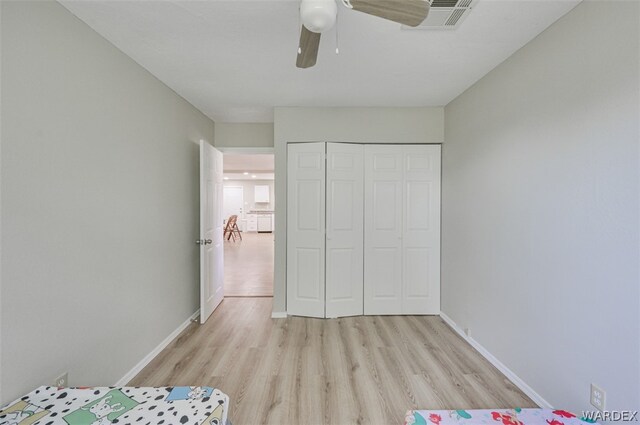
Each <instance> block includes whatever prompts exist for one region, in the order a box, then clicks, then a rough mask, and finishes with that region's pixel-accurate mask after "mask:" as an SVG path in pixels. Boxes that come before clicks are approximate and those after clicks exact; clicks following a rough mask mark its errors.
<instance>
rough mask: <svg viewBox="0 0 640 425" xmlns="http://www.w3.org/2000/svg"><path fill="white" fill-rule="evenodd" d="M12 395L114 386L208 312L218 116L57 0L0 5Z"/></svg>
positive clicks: (5, 304) (7, 363) (5, 376)
mask: <svg viewBox="0 0 640 425" xmlns="http://www.w3.org/2000/svg"><path fill="white" fill-rule="evenodd" d="M0 7H1V10H2V26H1V31H2V89H1V94H2V115H1V118H2V123H3V127H2V147H1V148H2V168H1V172H2V176H1V177H2V179H1V190H2V201H3V202H2V211H1V212H2V215H1V217H2V223H1V224H2V229H3V233H2V240H1V246H2V258H1V264H2V275H1V278H2V329H1V331H2V382H1V384H2V402H6V401H9V400H10V399H12V398H14V397H17V396H19V395H20V394H22V393H25V392H27V391H30V390H31V389H33V388H34V387H36V386H38V385H42V384H51V383H52V381H53V379H54V378H55V377H56V376H57V375H58V374H59V373H61V372H64V371H69V379H70V383H71V384H72V385H112V384H114V383H115V382H116V381H117V380H118V379H120V378H121V377H122V376H123V375H124V374H125V373H126V372H127V371H128V370H130V369H131V368H132V367H133V366H134V365H135V364H136V363H137V362H138V361H140V360H141V359H142V358H143V357H144V356H145V355H146V354H148V353H149V352H150V351H151V349H152V348H154V347H155V346H156V345H157V344H159V343H160V342H161V341H162V340H163V339H164V338H165V337H166V336H167V335H169V334H170V332H172V331H173V330H174V329H176V328H177V327H178V326H179V325H180V324H181V323H183V322H184V321H185V320H186V319H187V318H188V317H189V316H190V315H191V314H192V313H194V311H195V310H196V309H197V307H198V280H199V277H198V276H199V271H198V270H199V269H198V261H199V260H198V248H197V246H196V245H195V244H194V243H193V241H194V240H195V239H197V237H198V220H199V218H198V147H197V144H196V143H197V142H198V141H199V140H200V139H205V140H208V141H209V142H213V135H214V126H213V122H212V121H211V120H209V119H208V118H206V117H205V116H204V115H202V114H201V113H200V112H198V111H197V110H196V109H195V108H193V107H192V106H191V105H190V104H188V103H187V102H186V101H184V100H183V99H182V98H180V97H179V96H177V95H176V94H175V93H174V92H173V91H171V90H170V89H168V88H167V87H166V86H164V85H163V84H162V83H160V82H159V81H158V80H157V79H155V78H154V77H153V76H151V75H150V74H149V73H147V72H146V71H145V70H144V69H143V68H142V67H140V66H138V65H137V64H136V63H134V62H133V61H132V60H131V59H130V58H128V57H127V56H125V55H124V54H123V53H121V52H120V51H118V50H117V49H116V48H115V47H114V46H112V45H111V44H109V43H108V42H107V41H106V40H104V39H103V38H101V37H100V36H99V35H98V34H96V33H95V32H94V31H93V30H91V29H90V28H89V27H87V26H86V25H85V24H83V23H82V22H81V21H79V20H78V19H76V18H75V17H74V16H72V15H71V14H70V13H69V12H68V11H67V10H66V9H64V8H63V7H62V6H60V5H59V4H58V3H56V2H51V1H47V2H1V6H0Z"/></svg>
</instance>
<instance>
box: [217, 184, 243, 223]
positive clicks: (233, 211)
mask: <svg viewBox="0 0 640 425" xmlns="http://www.w3.org/2000/svg"><path fill="white" fill-rule="evenodd" d="M222 193H223V196H222V197H223V201H222V204H223V208H222V211H223V214H222V218H223V219H225V220H226V219H228V218H229V217H230V216H232V215H237V216H238V226H239V227H242V226H241V225H242V221H241V219H242V218H244V214H243V211H244V188H243V187H242V186H225V187H224V188H223V192H222ZM240 230H242V231H244V230H245V229H243V228H241V229H240Z"/></svg>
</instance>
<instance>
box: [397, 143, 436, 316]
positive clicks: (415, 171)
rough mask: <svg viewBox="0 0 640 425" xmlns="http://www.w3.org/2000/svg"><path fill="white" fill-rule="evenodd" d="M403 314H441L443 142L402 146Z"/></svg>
mask: <svg viewBox="0 0 640 425" xmlns="http://www.w3.org/2000/svg"><path fill="white" fill-rule="evenodd" d="M403 167H404V179H403V199H404V202H403V204H404V208H403V220H402V221H403V232H402V242H403V246H402V262H403V267H402V269H403V276H402V284H403V287H402V310H401V311H402V314H440V145H416V146H411V145H407V146H404V147H403Z"/></svg>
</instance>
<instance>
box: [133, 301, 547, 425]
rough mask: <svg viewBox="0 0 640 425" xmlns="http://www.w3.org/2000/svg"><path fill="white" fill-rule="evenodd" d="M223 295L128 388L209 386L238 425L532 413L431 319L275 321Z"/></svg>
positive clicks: (264, 310)
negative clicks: (226, 400)
mask: <svg viewBox="0 0 640 425" xmlns="http://www.w3.org/2000/svg"><path fill="white" fill-rule="evenodd" d="M270 314H271V298H228V299H225V300H224V301H223V302H222V304H221V305H220V307H219V308H218V309H217V310H216V311H215V312H214V313H213V315H212V316H211V318H210V319H209V320H208V321H207V323H205V324H204V325H197V324H192V325H191V326H189V328H187V329H186V330H185V331H184V332H183V333H182V334H181V335H180V336H179V337H178V338H177V339H176V340H175V341H174V342H173V343H172V344H171V345H169V346H168V347H167V348H166V349H165V350H164V351H163V352H162V353H161V354H160V355H159V356H158V357H156V359H154V360H153V361H152V362H151V363H150V364H149V365H148V366H147V367H146V368H145V369H144V370H142V372H140V374H139V375H138V376H136V377H135V378H134V379H133V380H132V381H131V382H130V383H129V385H134V386H165V385H166V386H171V385H208V386H213V387H216V388H220V389H221V390H222V391H223V392H224V393H226V394H228V395H229V397H230V399H231V401H230V403H231V406H230V416H229V419H230V420H231V421H232V422H233V424H234V425H244V424H251V425H252V424H277V425H305V424H310V425H314V424H340V425H342V424H373V425H377V424H380V425H391V424H401V423H402V422H403V419H404V415H405V412H406V411H407V410H409V409H418V408H423V409H472V408H508V407H518V406H519V407H536V406H535V404H534V403H533V402H532V401H531V400H530V399H528V398H527V397H526V396H525V395H524V394H522V392H520V390H518V389H517V388H516V387H515V386H514V385H513V384H512V383H511V382H510V381H509V380H507V379H506V378H505V377H504V376H503V375H502V374H501V373H500V372H499V371H498V370H496V369H495V368H494V367H493V366H491V365H490V364H489V363H488V362H487V361H486V360H484V358H482V357H481V356H480V355H479V354H478V353H477V352H476V351H475V350H474V349H473V348H472V347H471V346H469V345H468V344H467V343H466V342H464V340H462V339H461V338H460V337H459V336H458V335H457V334H455V333H454V332H453V331H452V330H451V329H450V328H449V327H448V326H447V325H446V324H445V323H444V322H443V321H442V319H440V318H439V317H437V316H385V317H381V316H361V317H354V318H343V319H326V320H323V319H308V318H300V317H289V318H287V319H271V318H270Z"/></svg>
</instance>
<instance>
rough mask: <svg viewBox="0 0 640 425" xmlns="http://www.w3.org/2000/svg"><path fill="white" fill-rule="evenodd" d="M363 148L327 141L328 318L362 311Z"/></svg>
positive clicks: (352, 314)
mask: <svg viewBox="0 0 640 425" xmlns="http://www.w3.org/2000/svg"><path fill="white" fill-rule="evenodd" d="M363 151H364V149H363V147H362V145H353V144H346V143H327V236H326V250H327V251H326V261H327V264H326V270H327V272H326V273H327V274H326V291H327V293H326V317H343V316H356V315H362V314H363V270H362V269H363V261H364V260H363V255H364V247H363V230H364V228H363V226H364V220H363V216H362V215H363V202H364V187H363V185H364V171H363V165H364V164H363V161H364V158H363Z"/></svg>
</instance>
